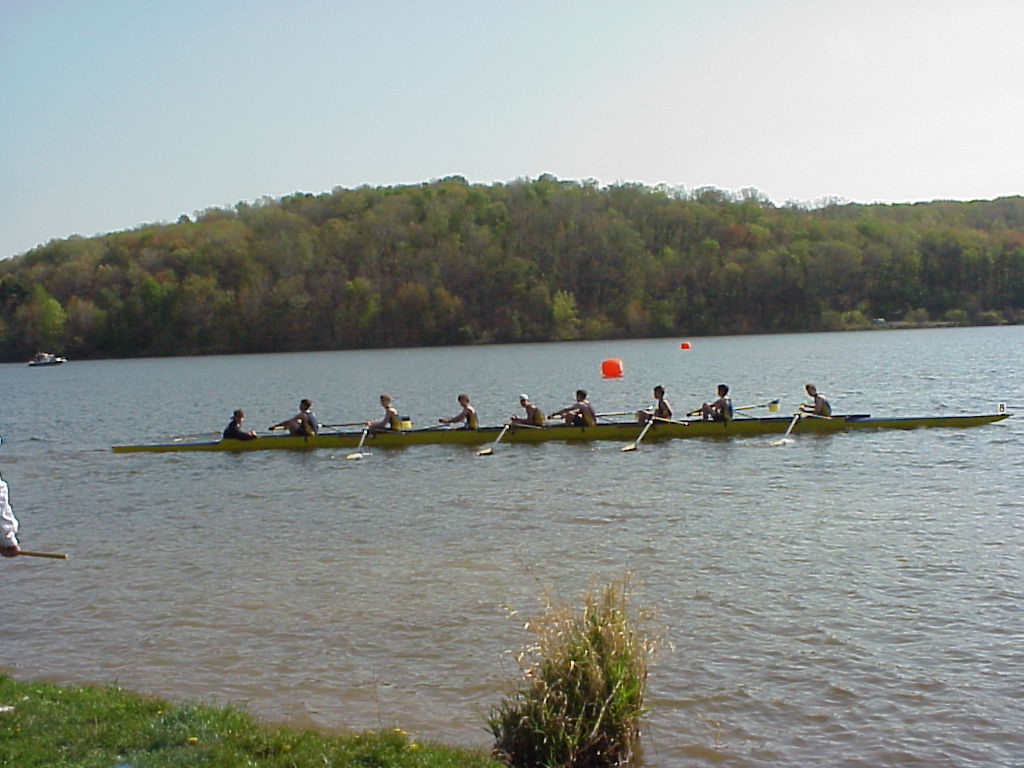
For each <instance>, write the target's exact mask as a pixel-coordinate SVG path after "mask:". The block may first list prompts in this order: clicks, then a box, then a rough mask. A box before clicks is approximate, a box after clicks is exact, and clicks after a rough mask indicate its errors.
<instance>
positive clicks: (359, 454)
mask: <svg viewBox="0 0 1024 768" xmlns="http://www.w3.org/2000/svg"><path fill="white" fill-rule="evenodd" d="M369 431H370V428H369V427H363V434H361V435H360V436H359V445H357V446H356V450H355V453H350V454H349V455H348V456H346V457H345V458H346V459H361V458H363V456H369V455H370V454H369V453H363V441H364V440H366V433H367V432H369Z"/></svg>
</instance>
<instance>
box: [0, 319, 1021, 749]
mask: <svg viewBox="0 0 1024 768" xmlns="http://www.w3.org/2000/svg"><path fill="white" fill-rule="evenodd" d="M680 341H681V340H680V339H663V340H648V341H621V342H593V343H566V344H544V345H518V346H490V347H479V348H444V349H409V350H393V351H360V352H325V353H316V354H281V355H260V356H238V357H210V358H184V359H145V360H124V361H97V362H78V361H72V362H71V363H69V364H67V365H65V366H62V367H57V368H49V369H46V368H44V369H33V368H29V367H28V366H26V365H3V366H0V392H2V398H0V403H2V405H0V408H2V410H0V434H2V435H3V445H2V447H0V472H2V474H3V477H4V479H5V480H7V482H8V483H9V485H10V487H11V494H12V502H13V505H14V507H15V510H16V512H17V514H18V516H19V518H20V519H21V522H22V535H21V539H22V545H23V546H24V547H26V548H32V549H41V550H51V551H67V552H69V553H70V554H71V558H70V559H69V560H67V561H66V562H62V561H52V560H38V559H34V558H27V557H26V558H19V559H17V560H13V561H4V562H2V563H0V569H2V577H3V584H4V590H3V609H2V614H0V615H2V624H0V638H2V643H3V649H4V663H5V664H6V665H7V666H6V668H5V669H6V671H8V672H9V673H10V674H12V675H14V676H15V677H18V678H22V679H36V678H44V679H51V680H56V681H60V682H98V683H110V682H115V681H116V682H118V683H119V684H120V685H122V686H124V687H126V688H131V689H136V690H140V691H145V692H150V693H154V694H159V695H166V696H170V697H173V698H180V699H189V700H193V699H198V700H203V701H208V702H215V703H227V702H230V703H236V704H241V705H243V706H245V707H246V708H247V709H249V710H250V711H252V712H253V713H255V714H257V715H258V716H260V717H261V718H264V719H267V720H273V721H287V722H289V723H292V724H297V725H300V726H318V727H325V728H346V729H349V728H356V729H360V728H379V727H391V726H395V725H397V726H401V727H403V728H405V729H406V730H408V731H410V733H412V734H413V736H415V737H416V738H422V739H435V740H442V741H448V742H453V743H461V744H466V745H473V746H486V745H487V744H488V743H489V735H488V734H487V732H486V729H485V727H484V725H483V720H482V715H483V714H485V713H486V712H487V710H488V708H489V707H490V706H491V705H493V704H496V703H497V702H498V701H499V700H500V698H501V696H502V694H503V692H504V691H505V690H506V686H507V684H508V682H509V681H510V680H512V679H513V678H514V676H515V673H516V669H515V665H514V663H513V662H512V660H511V658H510V657H509V655H508V654H507V653H506V652H507V651H509V650H515V649H518V648H519V647H520V646H521V644H523V643H524V642H525V641H526V640H527V639H528V638H527V637H526V636H524V635H523V634H522V632H521V626H522V625H521V618H519V619H517V620H512V619H510V618H509V617H508V615H507V608H512V609H515V610H518V611H519V613H520V616H523V615H529V614H530V613H531V612H535V611H536V609H537V606H538V601H539V598H540V595H541V594H542V592H543V591H544V590H545V589H547V590H550V591H551V592H552V594H553V595H555V596H556V597H557V598H559V599H564V600H566V601H570V602H574V603H578V602H579V598H580V596H581V595H582V593H583V592H584V591H585V590H586V589H587V588H588V587H590V586H591V585H593V584H595V583H602V582H607V581H609V580H611V579H613V578H616V577H619V576H621V575H622V574H623V573H624V572H626V571H627V570H628V571H632V572H633V573H635V574H636V576H637V578H638V580H639V582H640V585H639V590H638V592H637V594H636V595H635V602H636V603H637V604H638V605H649V606H654V607H656V608H657V609H658V611H659V613H660V622H661V624H662V626H663V628H664V631H665V634H666V637H667V640H668V641H669V642H670V643H671V645H670V646H666V647H664V648H663V649H662V651H661V652H660V654H659V655H658V657H657V658H656V661H655V665H654V667H653V670H652V677H651V680H650V696H649V704H650V705H651V707H652V713H651V716H650V718H649V719H648V721H647V723H646V729H645V755H646V763H647V765H649V766H668V767H669V768H675V767H681V766H695V765H696V766H700V765H708V766H711V765H714V766H744V767H746V766H807V765H829V766H878V765H907V766H930V767H934V766H986V767H989V766H996V765H1000V766H1008V765H1021V764H1024V567H1022V559H1021V556H1022V551H1024V499H1022V496H1024V441H1022V437H1024V416H1017V417H1016V418H1011V419H1009V420H1008V421H1005V422H1001V423H999V424H994V425H990V426H985V427H978V428H973V429H966V430H913V431H908V432H879V433H866V432H855V433H850V434H838V435H831V436H807V435H804V436H800V435H797V438H796V440H795V441H794V442H793V443H792V444H791V445H786V446H782V447H776V446H772V445H771V441H770V439H769V438H763V439H758V438H751V439H738V440H732V441H722V440H712V439H707V440H676V441H666V442H652V443H649V444H647V443H645V444H643V445H642V446H641V448H640V450H638V451H636V452H633V453H623V452H621V451H620V450H619V449H620V447H621V446H619V445H618V444H615V443H603V444H591V445H588V444H554V443H550V444H544V445H510V446H499V449H497V450H496V451H495V454H494V455H493V456H491V457H487V458H481V457H478V456H477V455H476V449H475V448H467V447H458V446H420V447H415V448H409V449H405V450H392V451H386V450H377V451H374V452H373V455H372V456H370V457H368V458H367V459H366V460H364V461H361V462H353V461H345V460H344V454H345V451H338V452H336V451H330V450H321V451H313V452H302V453H298V452H297V453H292V452H287V451H268V452H256V453H249V454H243V455H233V454H228V453H223V454H222V453H203V454H152V455H147V454H128V455H120V454H119V455H115V454H112V453H111V452H110V450H109V449H110V446H111V445H114V444H120V443H140V442H164V441H166V440H168V439H170V438H174V437H180V436H193V437H211V438H212V437H214V436H216V435H217V434H218V433H219V432H220V430H221V429H222V428H223V427H224V425H225V424H226V423H227V421H228V419H229V417H230V414H231V412H232V410H233V409H234V408H236V407H243V408H245V410H246V413H247V416H248V418H247V424H248V426H251V427H256V428H259V429H261V430H262V429H265V428H266V426H267V425H269V424H271V423H274V422H276V421H279V420H281V419H283V418H286V417H288V416H291V415H292V414H293V413H294V411H295V408H296V405H297V402H298V400H299V399H300V398H301V397H310V398H311V399H313V401H314V410H315V411H316V412H317V413H318V415H319V417H320V419H321V421H323V422H325V423H340V422H352V421H357V420H362V419H365V418H367V417H369V416H372V417H374V418H377V417H378V416H379V410H380V409H379V406H378V404H377V397H378V395H379V393H380V392H382V391H389V392H391V393H392V394H393V395H394V396H395V400H396V404H397V406H398V408H399V410H400V411H401V413H402V414H408V415H410V416H411V417H412V418H413V421H414V423H415V425H417V426H424V425H426V424H429V423H431V422H433V421H435V420H436V418H437V417H438V416H450V415H453V414H454V413H456V412H457V411H458V406H457V404H456V401H455V399H456V395H457V394H458V393H459V392H462V391H465V392H468V393H470V394H471V395H472V397H473V402H474V404H475V405H476V406H477V407H478V410H479V412H480V415H481V423H484V424H498V423H501V422H502V421H503V420H504V419H505V418H506V417H507V416H508V415H510V414H511V413H513V412H514V411H515V409H516V407H517V396H518V395H519V393H520V392H526V393H528V394H530V395H531V396H532V397H533V398H534V399H535V400H536V401H537V402H539V403H540V404H541V405H542V407H544V408H545V409H547V410H549V411H550V410H554V409H555V408H556V407H560V406H562V405H566V404H568V403H569V402H571V400H572V394H573V392H574V390H575V389H576V388H577V387H585V388H587V389H589V390H590V393H591V400H592V401H593V402H594V403H595V405H596V406H597V407H598V410H602V411H627V410H633V409H635V408H637V407H639V406H642V405H645V404H647V403H649V402H650V390H651V388H652V386H653V385H655V384H659V383H661V384H664V385H665V386H666V387H667V388H668V397H669V399H670V401H671V402H672V403H673V405H674V406H675V408H676V410H677V411H683V410H686V409H687V408H689V407H693V406H696V405H699V404H700V402H702V401H703V400H706V399H709V398H711V397H712V395H713V393H714V388H715V385H716V384H717V383H719V382H720V381H721V382H727V383H729V384H730V385H731V386H732V389H733V392H732V394H733V395H734V402H735V404H736V405H747V404H756V403H763V402H765V401H767V400H770V399H772V398H774V397H781V398H782V410H781V411H780V413H787V412H789V413H791V412H792V411H793V409H794V407H795V406H796V404H797V403H798V402H800V401H801V400H802V399H804V398H803V392H802V387H803V384H804V383H805V382H808V381H814V382H816V383H817V384H818V386H819V388H820V389H821V390H822V391H824V392H826V393H827V394H828V395H829V397H830V398H831V400H832V403H833V407H834V408H835V410H836V411H837V412H846V413H871V414H874V415H928V414H957V413H972V412H978V413H981V412H992V411H994V410H995V407H996V404H997V402H1000V401H1005V402H1007V403H1009V404H1010V405H1018V406H1020V405H1024V391H1022V389H1024V387H1022V378H1021V371H1022V369H1024V327H1007V328H968V329H936V330H919V331H886V332H864V333H840V334H807V335H779V336H749V337H734V338H696V339H689V341H691V343H692V348H691V349H689V350H685V351H684V350H681V349H680ZM607 357H619V358H621V359H622V360H623V362H624V365H625V375H624V376H623V377H622V378H620V379H602V378H601V375H600V363H601V361H602V360H603V359H605V358H607Z"/></svg>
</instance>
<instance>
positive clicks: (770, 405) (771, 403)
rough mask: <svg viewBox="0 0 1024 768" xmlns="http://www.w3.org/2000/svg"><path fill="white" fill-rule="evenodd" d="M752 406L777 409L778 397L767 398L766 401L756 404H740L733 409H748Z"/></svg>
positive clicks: (770, 409)
mask: <svg viewBox="0 0 1024 768" xmlns="http://www.w3.org/2000/svg"><path fill="white" fill-rule="evenodd" d="M754 408H767V409H768V410H769V411H777V410H779V398H775V399H774V400H769V401H768V402H767V403H759V404H758V405H741V406H740V407H739V408H733V410H734V411H750V410H753V409H754Z"/></svg>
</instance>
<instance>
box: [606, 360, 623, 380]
mask: <svg viewBox="0 0 1024 768" xmlns="http://www.w3.org/2000/svg"><path fill="white" fill-rule="evenodd" d="M601 375H602V376H604V377H605V378H606V379H617V378H618V377H619V376H621V375H622V361H621V360H620V359H619V358H617V357H609V358H608V359H607V360H603V361H602V362H601Z"/></svg>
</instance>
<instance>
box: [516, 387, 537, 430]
mask: <svg viewBox="0 0 1024 768" xmlns="http://www.w3.org/2000/svg"><path fill="white" fill-rule="evenodd" d="M519 404H520V405H521V406H523V409H524V410H525V411H526V416H525V417H523V416H512V417H511V418H509V423H510V424H518V425H519V426H524V427H543V426H544V411H542V410H541V409H540V408H538V407H537V406H536V405H534V404H533V403H532V402H530V396H529V395H526V394H522V395H520V396H519Z"/></svg>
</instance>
